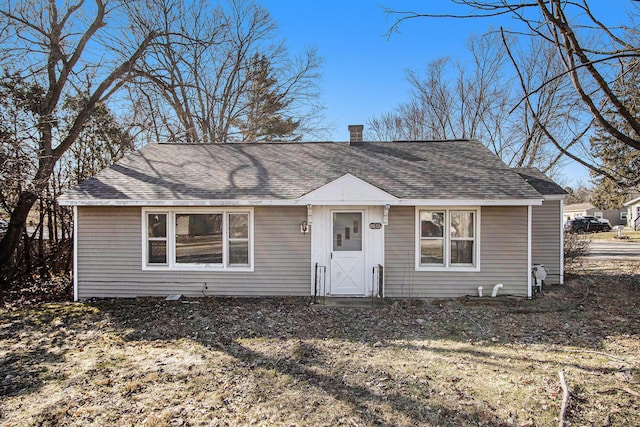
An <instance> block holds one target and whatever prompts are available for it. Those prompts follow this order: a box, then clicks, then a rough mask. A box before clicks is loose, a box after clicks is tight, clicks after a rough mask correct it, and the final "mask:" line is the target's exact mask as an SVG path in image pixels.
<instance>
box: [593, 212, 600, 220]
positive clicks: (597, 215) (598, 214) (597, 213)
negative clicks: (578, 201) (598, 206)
mask: <svg viewBox="0 0 640 427" xmlns="http://www.w3.org/2000/svg"><path fill="white" fill-rule="evenodd" d="M593 216H595V217H596V218H600V219H602V212H594V213H593Z"/></svg>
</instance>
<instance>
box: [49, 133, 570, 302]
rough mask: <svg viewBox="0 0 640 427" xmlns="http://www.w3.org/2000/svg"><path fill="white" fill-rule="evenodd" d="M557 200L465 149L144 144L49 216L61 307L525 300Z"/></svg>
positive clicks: (442, 144)
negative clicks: (68, 266) (281, 299)
mask: <svg viewBox="0 0 640 427" xmlns="http://www.w3.org/2000/svg"><path fill="white" fill-rule="evenodd" d="M350 130H353V129H351V127H350ZM356 130H359V132H361V131H362V127H356ZM360 134H361V133H360ZM352 135H353V134H352ZM564 196H565V193H564V191H563V190H562V189H561V188H560V187H558V186H556V185H555V184H554V183H553V182H551V181H550V180H549V179H548V178H546V177H545V176H544V175H542V174H541V173H540V172H538V171H535V170H531V169H527V170H519V173H518V172H516V171H515V170H512V169H510V168H509V167H508V166H506V165H505V164H504V163H503V162H502V161H501V160H500V159H499V158H498V157H497V156H495V155H493V154H492V153H491V152H490V151H489V150H488V149H487V148H486V147H484V146H483V145H482V144H481V143H479V142H477V141H467V140H450V141H428V142H427V141H424V142H392V143H391V142H389V143H383V142H362V141H361V139H358V138H357V137H355V138H354V137H353V136H352V141H351V142H350V143H255V144H212V145H203V144H194V145H189V144H150V145H147V146H146V147H144V148H142V149H141V150H139V151H137V152H135V153H133V154H131V155H129V156H127V157H126V158H124V159H122V160H120V161H118V162H117V163H116V164H114V165H113V166H112V167H110V168H108V169H106V170H104V171H102V172H101V173H99V174H98V175H97V176H95V177H93V178H90V179H88V180H86V181H85V182H83V183H82V184H81V185H79V186H78V187H76V188H74V189H72V190H70V191H69V192H67V193H66V194H65V195H64V196H63V197H62V198H61V199H60V203H61V204H63V205H70V206H74V227H75V233H74V236H75V245H74V250H75V253H74V289H75V298H76V299H86V298H91V297H109V298H111V297H136V296H166V295H169V294H182V295H185V296H192V297H193V296H202V295H235V296H309V295H312V296H313V295H320V296H322V295H326V296H333V297H340V296H349V297H367V296H385V297H393V298H407V297H412V298H428V297H443V298H447V297H459V296H464V295H477V292H478V287H479V286H482V287H484V289H485V295H486V294H487V293H489V294H490V293H491V289H492V288H493V287H494V286H495V285H496V284H499V283H500V284H503V287H502V289H501V290H500V294H508V295H517V296H523V297H527V296H529V297H530V296H531V294H532V279H531V268H532V265H534V264H545V266H548V269H550V270H551V271H550V280H551V281H552V282H556V283H561V282H562V280H563V279H562V276H563V272H562V240H561V239H562V232H561V227H562V223H561V218H562V216H561V215H562V199H563V198H564Z"/></svg>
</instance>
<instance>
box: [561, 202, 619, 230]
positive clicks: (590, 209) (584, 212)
mask: <svg viewBox="0 0 640 427" xmlns="http://www.w3.org/2000/svg"><path fill="white" fill-rule="evenodd" d="M585 216H593V217H596V218H600V219H606V220H607V221H609V224H611V225H612V226H616V225H626V224H627V210H626V209H598V208H596V207H595V206H593V205H592V204H591V203H574V204H570V205H565V207H564V214H563V222H567V221H569V220H570V219H575V218H580V217H585Z"/></svg>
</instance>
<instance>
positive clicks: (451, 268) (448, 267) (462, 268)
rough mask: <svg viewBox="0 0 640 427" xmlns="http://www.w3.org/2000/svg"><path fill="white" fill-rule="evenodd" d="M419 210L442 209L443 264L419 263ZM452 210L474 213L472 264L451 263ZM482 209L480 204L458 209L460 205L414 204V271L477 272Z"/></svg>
mask: <svg viewBox="0 0 640 427" xmlns="http://www.w3.org/2000/svg"><path fill="white" fill-rule="evenodd" d="M421 210H442V211H444V213H445V230H444V238H443V241H444V265H438V266H435V265H434V266H432V267H431V266H426V265H422V264H421V263H420V251H421V247H420V236H421V235H422V234H421V224H420V211H421ZM452 210H465V211H470V212H474V213H475V215H474V216H475V224H474V230H473V231H474V239H473V241H474V245H473V250H474V253H473V259H474V261H475V263H474V265H465V264H455V265H454V264H451V253H450V252H451V251H450V247H451V235H450V234H451V232H450V226H451V219H450V215H451V211H452ZM481 212H482V209H480V206H465V207H464V209H460V206H416V207H415V209H414V215H415V219H414V222H415V229H414V242H415V260H414V262H415V270H416V271H447V272H456V273H460V272H477V271H480V262H481V260H480V253H481V252H480V240H481V239H480V228H481V227H480V224H481V221H480V218H481Z"/></svg>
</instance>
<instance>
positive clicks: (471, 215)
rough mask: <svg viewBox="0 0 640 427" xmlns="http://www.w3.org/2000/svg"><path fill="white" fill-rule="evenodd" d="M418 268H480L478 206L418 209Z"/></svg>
mask: <svg viewBox="0 0 640 427" xmlns="http://www.w3.org/2000/svg"><path fill="white" fill-rule="evenodd" d="M416 223H417V232H416V234H417V239H416V268H417V269H418V270H448V269H476V268H478V266H479V260H478V253H479V251H478V210H477V209H441V208H438V209H432V208H420V209H416Z"/></svg>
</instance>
